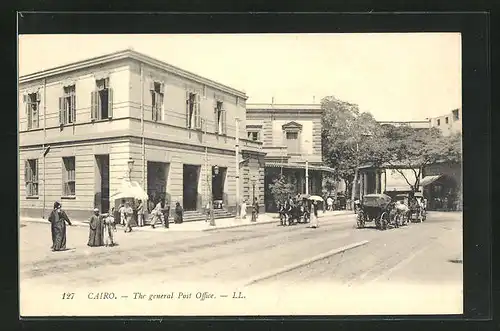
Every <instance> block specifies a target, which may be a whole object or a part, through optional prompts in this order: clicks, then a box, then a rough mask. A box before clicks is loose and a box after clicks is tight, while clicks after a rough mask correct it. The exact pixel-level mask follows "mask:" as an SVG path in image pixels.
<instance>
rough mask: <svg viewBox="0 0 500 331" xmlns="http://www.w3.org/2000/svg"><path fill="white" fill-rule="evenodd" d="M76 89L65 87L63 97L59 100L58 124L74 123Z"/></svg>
mask: <svg viewBox="0 0 500 331" xmlns="http://www.w3.org/2000/svg"><path fill="white" fill-rule="evenodd" d="M75 120H76V89H75V85H71V86H65V87H64V95H63V96H62V97H60V98H59V124H60V125H63V124H68V123H75Z"/></svg>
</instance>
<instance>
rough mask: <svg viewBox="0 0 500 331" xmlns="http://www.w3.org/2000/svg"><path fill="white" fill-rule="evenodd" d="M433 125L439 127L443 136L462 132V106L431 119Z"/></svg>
mask: <svg viewBox="0 0 500 331" xmlns="http://www.w3.org/2000/svg"><path fill="white" fill-rule="evenodd" d="M429 121H430V124H431V127H433V128H438V129H439V130H441V132H442V133H443V136H449V135H450V134H454V133H458V132H462V108H457V109H453V110H452V111H451V112H450V113H448V114H446V115H442V116H437V117H432V118H430V119H429Z"/></svg>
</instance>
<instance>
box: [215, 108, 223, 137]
mask: <svg viewBox="0 0 500 331" xmlns="http://www.w3.org/2000/svg"><path fill="white" fill-rule="evenodd" d="M214 128H215V131H214V132H215V133H221V132H219V113H218V111H217V106H215V107H214Z"/></svg>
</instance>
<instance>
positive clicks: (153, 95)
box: [150, 90, 157, 121]
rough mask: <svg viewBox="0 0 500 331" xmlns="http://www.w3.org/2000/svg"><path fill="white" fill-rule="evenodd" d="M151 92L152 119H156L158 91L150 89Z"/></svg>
mask: <svg viewBox="0 0 500 331" xmlns="http://www.w3.org/2000/svg"><path fill="white" fill-rule="evenodd" d="M150 94H151V120H153V121H156V101H157V100H156V93H155V91H154V90H150ZM153 101H154V102H153Z"/></svg>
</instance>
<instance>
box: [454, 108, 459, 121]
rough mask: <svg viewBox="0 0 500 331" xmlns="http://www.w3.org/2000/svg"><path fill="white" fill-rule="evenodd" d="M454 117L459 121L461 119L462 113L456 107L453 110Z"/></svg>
mask: <svg viewBox="0 0 500 331" xmlns="http://www.w3.org/2000/svg"><path fill="white" fill-rule="evenodd" d="M453 119H454V120H455V121H458V120H459V119H460V114H459V113H458V109H455V110H454V111H453Z"/></svg>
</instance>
